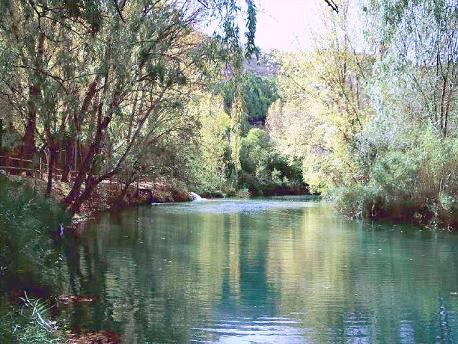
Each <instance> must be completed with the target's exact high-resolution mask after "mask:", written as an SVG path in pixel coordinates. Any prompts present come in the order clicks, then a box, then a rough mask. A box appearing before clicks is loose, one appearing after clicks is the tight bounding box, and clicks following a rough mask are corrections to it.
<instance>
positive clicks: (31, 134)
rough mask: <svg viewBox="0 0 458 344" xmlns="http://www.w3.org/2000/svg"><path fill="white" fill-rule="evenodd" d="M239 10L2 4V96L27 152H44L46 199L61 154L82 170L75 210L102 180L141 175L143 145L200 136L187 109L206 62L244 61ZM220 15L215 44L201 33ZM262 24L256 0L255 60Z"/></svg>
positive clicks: (72, 197)
mask: <svg viewBox="0 0 458 344" xmlns="http://www.w3.org/2000/svg"><path fill="white" fill-rule="evenodd" d="M239 11H240V10H239V8H238V6H237V5H236V3H235V2H234V1H223V2H219V1H215V2H213V1H193V0H186V1H165V2H163V1H155V2H154V1H147V0H135V1H134V0H132V1H122V2H120V1H114V2H107V3H106V2H102V1H94V2H83V1H75V2H68V3H67V2H65V3H64V5H62V3H61V2H60V1H51V0H50V1H44V0H43V1H36V2H26V1H24V2H15V1H14V2H13V1H6V2H2V5H1V8H0V12H1V13H2V17H0V30H1V31H0V40H1V43H2V45H4V46H8V47H9V49H8V50H6V49H2V51H1V55H0V59H1V61H2V64H1V65H2V66H3V69H2V70H1V71H0V90H1V94H2V96H3V97H4V98H5V99H7V100H8V102H9V103H10V104H11V106H12V107H13V109H14V111H15V116H18V117H19V118H20V119H21V120H22V123H23V125H24V127H25V133H24V140H23V141H24V144H23V147H24V152H23V155H24V156H31V155H33V154H34V152H35V150H36V149H38V151H42V152H46V155H47V162H48V188H47V193H48V194H49V192H50V191H51V189H52V181H53V173H54V168H55V164H56V161H57V160H58V152H60V151H61V150H63V149H65V151H66V158H67V161H68V162H70V163H69V164H67V166H69V167H71V168H73V169H76V170H77V172H76V176H75V178H74V181H73V183H72V186H71V190H70V192H69V193H68V194H67V196H66V197H65V200H64V203H65V205H66V206H67V209H68V210H70V211H71V212H77V211H78V210H79V208H80V206H81V204H82V203H83V202H85V201H86V200H87V199H88V198H89V197H90V196H91V194H92V192H93V190H94V189H95V188H96V187H97V185H99V184H100V183H102V182H103V181H105V180H107V179H110V178H111V177H114V176H116V175H118V174H119V173H120V172H121V171H123V173H124V174H131V177H129V178H128V179H129V180H130V181H131V180H132V179H133V178H134V177H135V178H138V175H136V176H135V174H137V172H139V171H140V170H138V169H137V168H136V167H138V162H140V161H144V159H145V158H146V157H147V156H148V155H147V152H146V150H145V149H144V148H145V147H152V146H155V145H158V146H159V145H160V142H161V140H164V139H166V138H168V137H170V135H176V136H177V137H182V136H185V133H186V132H189V131H192V125H191V126H189V123H187V119H186V118H184V117H183V113H182V112H181V111H180V108H181V107H182V104H183V103H184V102H186V100H187V98H188V94H189V92H191V91H192V87H191V85H198V84H200V83H201V82H202V81H204V80H205V76H206V75H208V68H207V67H208V66H206V63H207V62H208V61H216V60H215V59H216V58H217V57H222V58H223V59H224V60H226V61H234V64H235V65H237V64H238V63H239V62H237V61H240V59H241V56H242V46H241V44H240V40H239V30H238V26H237V24H236V18H237V13H238V12H239ZM218 18H220V20H221V22H222V25H221V27H222V29H221V30H219V31H218V32H217V33H216V34H215V36H214V38H213V39H210V38H208V37H204V36H203V35H201V34H199V33H197V32H196V31H195V30H194V28H195V27H197V26H199V25H203V24H205V23H207V22H208V21H210V20H215V19H218ZM255 24H256V20H255V7H254V4H253V3H252V2H251V1H248V16H247V25H248V31H249V32H248V34H247V44H246V49H245V51H246V53H247V54H249V53H252V52H254V51H255V49H256V47H255V46H254V30H255V26H256V25H255ZM206 61H207V62H206ZM5 66H9V68H6V67H5ZM192 121H193V120H192V119H191V123H192ZM37 138H38V141H37ZM162 142H164V141H162ZM146 169H148V168H146ZM68 172H69V171H65V172H64V173H63V174H64V178H65V177H66V176H65V175H66V174H68Z"/></svg>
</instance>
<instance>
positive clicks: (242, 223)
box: [64, 199, 458, 343]
mask: <svg viewBox="0 0 458 344" xmlns="http://www.w3.org/2000/svg"><path fill="white" fill-rule="evenodd" d="M457 247H458V237H457V236H456V235H451V234H446V233H439V234H437V233H432V232H428V231H418V230H415V231H414V230H410V229H409V228H406V227H402V226H370V225H362V224H359V223H356V222H351V221H345V220H343V219H341V218H339V217H337V216H335V215H334V214H333V212H332V210H331V209H330V208H329V207H328V206H326V204H322V203H318V202H315V201H303V200H299V199H295V200H285V199H279V200H252V201H208V202H197V203H192V204H182V205H163V206H152V207H142V208H138V209H134V210H130V211H125V212H122V213H121V214H118V215H107V216H105V217H103V218H102V219H100V221H98V222H97V223H96V224H93V225H91V228H89V229H88V231H87V232H86V234H85V237H84V238H82V239H81V240H80V242H79V243H78V246H76V247H73V248H72V247H68V248H67V251H66V254H67V271H66V274H67V276H68V278H67V279H66V280H65V286H64V289H65V290H66V291H67V292H68V293H70V294H84V295H96V296H97V302H96V304H92V305H78V306H72V307H71V308H68V309H66V310H65V311H64V312H66V315H67V317H68V318H69V320H70V323H71V326H72V327H73V329H75V330H81V331H96V330H100V329H108V330H114V331H117V332H120V333H121V334H122V337H123V339H124V341H125V342H126V343H163V342H172V343H185V342H217V343H304V342H310V343H337V342H339V343H340V342H346V343H374V342H380V343H426V342H427V343H430V342H439V343H452V342H453V340H455V341H458V316H457V309H458V297H456V296H453V295H451V294H450V293H451V292H454V291H457V289H458V270H457V267H458V259H457Z"/></svg>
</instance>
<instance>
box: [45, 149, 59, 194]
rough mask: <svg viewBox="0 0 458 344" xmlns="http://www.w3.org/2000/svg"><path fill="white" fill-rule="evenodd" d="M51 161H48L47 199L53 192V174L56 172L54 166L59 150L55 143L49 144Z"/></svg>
mask: <svg viewBox="0 0 458 344" xmlns="http://www.w3.org/2000/svg"><path fill="white" fill-rule="evenodd" d="M48 150H49V159H48V183H47V185H46V197H49V195H51V190H52V178H53V172H54V165H55V163H56V158H57V148H56V146H55V144H54V142H50V143H49V148H48Z"/></svg>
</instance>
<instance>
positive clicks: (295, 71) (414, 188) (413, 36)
mask: <svg viewBox="0 0 458 344" xmlns="http://www.w3.org/2000/svg"><path fill="white" fill-rule="evenodd" d="M349 4H351V2H343V3H342V4H341V6H340V11H339V13H338V14H334V15H333V16H332V18H330V19H329V23H332V25H329V33H328V35H327V36H324V37H320V40H319V46H318V49H317V50H316V51H314V52H307V53H298V54H280V55H278V57H277V58H278V64H279V65H280V66H281V67H280V72H279V76H278V79H277V84H278V86H279V94H280V97H281V100H279V101H277V103H276V104H275V105H274V106H272V107H271V109H270V113H269V116H268V121H267V122H268V127H269V128H270V133H271V135H272V136H273V137H274V138H275V142H276V143H277V147H278V148H279V149H280V151H281V152H283V153H284V154H286V155H287V156H289V158H290V160H292V161H298V162H300V163H301V164H302V171H303V175H304V179H305V181H306V182H307V183H309V184H310V186H311V187H312V188H313V189H314V190H317V191H320V192H322V193H324V194H328V195H332V196H334V198H335V200H336V202H337V206H338V208H339V209H340V210H342V211H343V212H344V213H346V214H349V215H352V216H365V217H374V218H391V219H397V220H408V221H412V222H415V223H420V224H425V225H439V226H443V227H449V228H452V227H454V228H456V227H458V179H457V177H458V174H457V173H456V171H457V168H458V132H457V125H458V109H457V99H458V98H457V95H456V84H457V80H458V69H457V63H458V39H457V38H458V37H457V35H458V31H457V24H458V17H457V13H458V5H457V3H456V2H455V1H429V0H424V1H418V2H414V1H396V0H393V1H368V2H362V5H361V6H359V5H358V6H359V7H358V6H356V7H355V8H356V11H357V13H358V18H360V19H361V24H362V25H363V30H364V35H361V34H358V32H356V33H355V32H354V31H352V25H351V20H352V17H350V15H349V14H348V13H349ZM350 7H351V6H350ZM355 8H354V9H355Z"/></svg>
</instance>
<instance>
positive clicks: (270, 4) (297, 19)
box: [256, 0, 331, 51]
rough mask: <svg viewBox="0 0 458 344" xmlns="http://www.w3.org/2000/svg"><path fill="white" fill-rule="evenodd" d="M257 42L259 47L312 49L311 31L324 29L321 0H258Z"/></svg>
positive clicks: (286, 49) (268, 48) (289, 49)
mask: <svg viewBox="0 0 458 344" xmlns="http://www.w3.org/2000/svg"><path fill="white" fill-rule="evenodd" d="M256 5H257V8H258V18H257V19H258V22H257V31H256V43H257V45H258V46H259V47H260V48H261V49H262V50H271V49H278V50H282V51H298V50H312V49H313V47H314V43H313V42H314V41H313V34H312V31H318V32H319V31H322V30H324V24H323V23H324V21H323V19H322V14H320V9H321V10H322V9H323V8H324V9H326V10H329V11H331V9H330V8H328V7H327V6H326V4H325V3H324V1H323V0H257V1H256Z"/></svg>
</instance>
